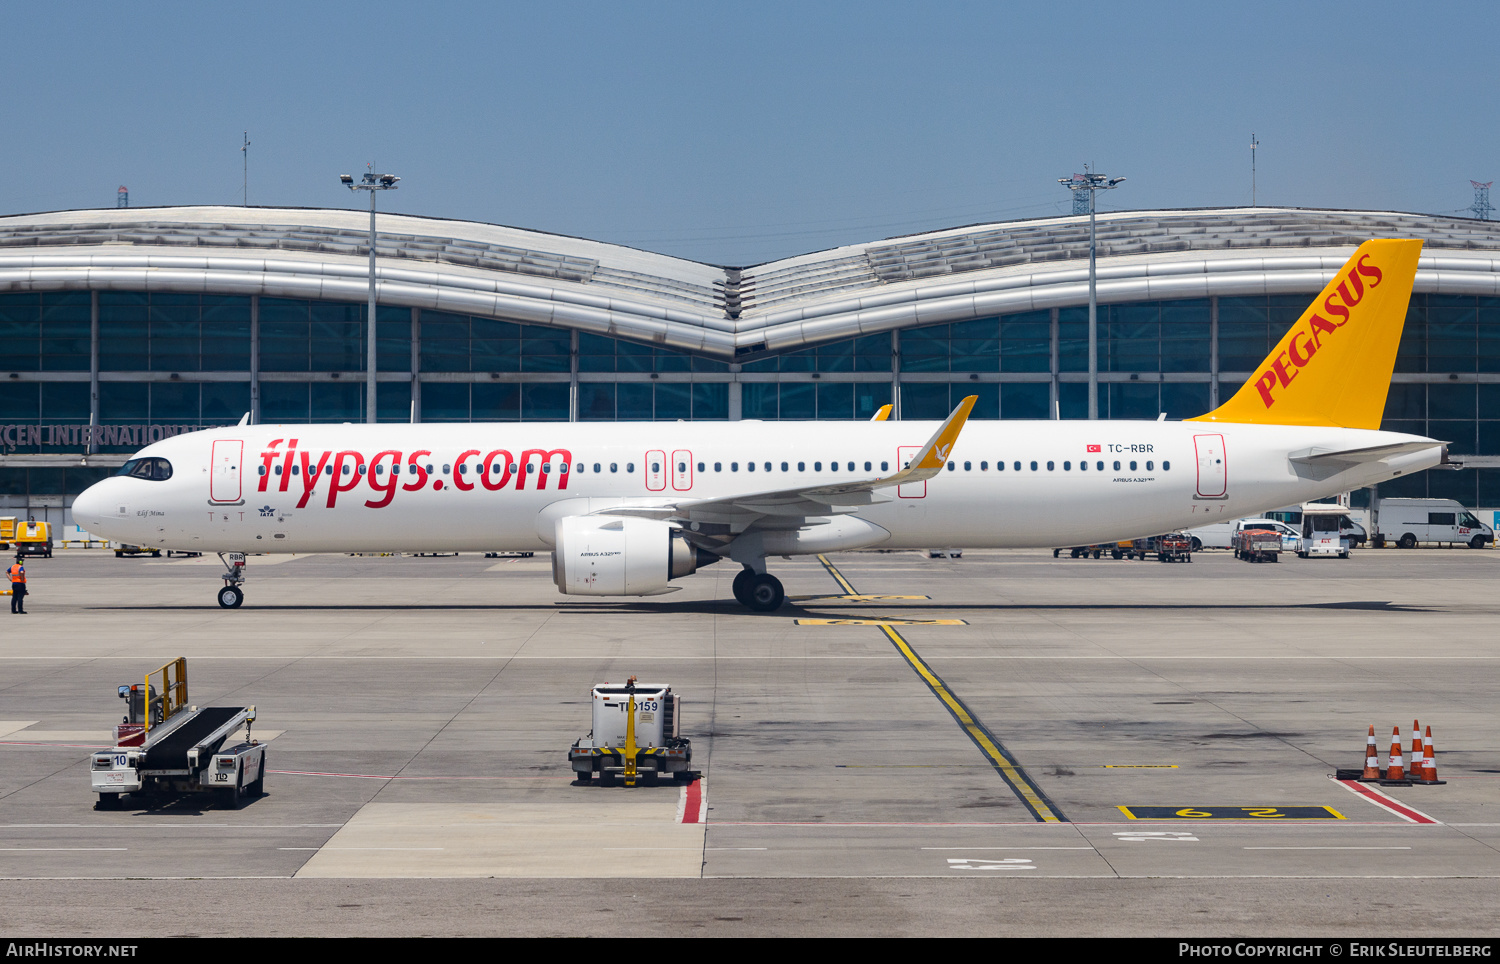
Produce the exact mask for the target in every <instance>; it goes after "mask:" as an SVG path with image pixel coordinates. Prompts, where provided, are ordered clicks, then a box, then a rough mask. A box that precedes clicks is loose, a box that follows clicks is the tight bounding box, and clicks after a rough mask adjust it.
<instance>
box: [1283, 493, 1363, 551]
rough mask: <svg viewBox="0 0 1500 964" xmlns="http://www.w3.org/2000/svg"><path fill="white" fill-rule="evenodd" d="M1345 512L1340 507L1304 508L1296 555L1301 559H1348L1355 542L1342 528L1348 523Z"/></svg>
mask: <svg viewBox="0 0 1500 964" xmlns="http://www.w3.org/2000/svg"><path fill="white" fill-rule="evenodd" d="M1345 511H1346V510H1345V509H1344V507H1343V506H1340V505H1330V506H1327V507H1326V508H1325V507H1319V506H1311V505H1310V506H1305V507H1304V508H1303V510H1302V538H1301V540H1300V541H1299V542H1298V544H1297V555H1299V556H1301V557H1302V558H1303V559H1307V558H1309V557H1311V556H1336V557H1337V558H1339V559H1348V558H1349V551H1350V550H1351V549H1353V548H1354V545H1355V542H1354V539H1353V538H1352V537H1351V536H1350V535H1349V534H1348V531H1347V529H1345V527H1344V523H1345V522H1347V521H1348V517H1347V516H1346V515H1345Z"/></svg>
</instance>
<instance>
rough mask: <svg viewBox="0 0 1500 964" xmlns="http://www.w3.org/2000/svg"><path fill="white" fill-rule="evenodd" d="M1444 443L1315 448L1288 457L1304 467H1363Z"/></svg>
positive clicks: (1429, 442)
mask: <svg viewBox="0 0 1500 964" xmlns="http://www.w3.org/2000/svg"><path fill="white" fill-rule="evenodd" d="M1443 444H1445V443H1443V442H1437V441H1433V440H1430V439H1429V440H1424V441H1421V442H1393V443H1391V444H1390V445H1369V446H1365V447H1364V448H1357V449H1330V448H1323V447H1322V446H1317V445H1315V446H1313V447H1312V448H1310V449H1304V450H1303V451H1301V452H1293V453H1292V454H1291V455H1290V456H1288V457H1289V458H1290V459H1291V460H1292V461H1293V462H1299V463H1301V464H1303V465H1324V464H1327V463H1330V462H1343V463H1347V464H1350V465H1361V464H1364V463H1366V462H1379V461H1380V460H1381V459H1388V458H1390V457H1391V456H1393V455H1405V454H1407V453H1408V452H1423V451H1426V450H1427V449H1434V448H1438V447H1439V446H1441V445H1443Z"/></svg>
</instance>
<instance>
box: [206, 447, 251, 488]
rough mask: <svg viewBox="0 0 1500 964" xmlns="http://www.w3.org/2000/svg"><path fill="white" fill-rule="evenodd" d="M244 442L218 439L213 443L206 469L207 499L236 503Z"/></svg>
mask: <svg viewBox="0 0 1500 964" xmlns="http://www.w3.org/2000/svg"><path fill="white" fill-rule="evenodd" d="M244 455H245V443H244V442H243V441H241V440H239V439H220V440H219V441H217V442H215V443H214V449H213V456H212V464H211V465H210V466H209V471H208V500H209V501H210V502H218V503H227V504H238V503H240V502H243V501H245V499H244V496H243V495H242V494H241V486H240V466H241V463H242V462H243V461H244Z"/></svg>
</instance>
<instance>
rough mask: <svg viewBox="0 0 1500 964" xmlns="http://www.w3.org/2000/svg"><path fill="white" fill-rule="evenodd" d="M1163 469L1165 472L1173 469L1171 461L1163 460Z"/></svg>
mask: <svg viewBox="0 0 1500 964" xmlns="http://www.w3.org/2000/svg"><path fill="white" fill-rule="evenodd" d="M1161 470H1162V471H1163V472H1170V471H1171V470H1172V463H1171V462H1163V463H1162V464H1161Z"/></svg>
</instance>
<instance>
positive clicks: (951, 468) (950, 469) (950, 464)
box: [948, 462, 953, 472]
mask: <svg viewBox="0 0 1500 964" xmlns="http://www.w3.org/2000/svg"><path fill="white" fill-rule="evenodd" d="M948 471H949V472H952V471H953V463H952V462H949V463H948Z"/></svg>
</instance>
